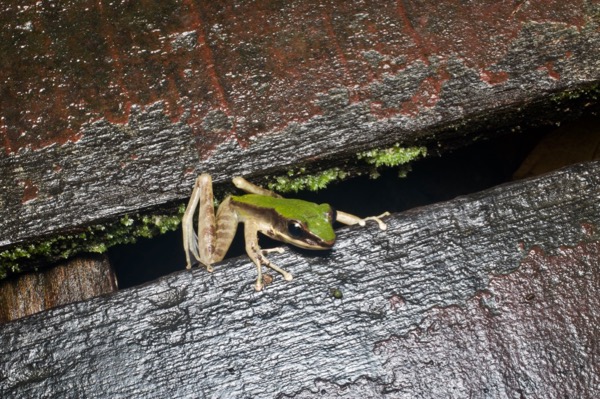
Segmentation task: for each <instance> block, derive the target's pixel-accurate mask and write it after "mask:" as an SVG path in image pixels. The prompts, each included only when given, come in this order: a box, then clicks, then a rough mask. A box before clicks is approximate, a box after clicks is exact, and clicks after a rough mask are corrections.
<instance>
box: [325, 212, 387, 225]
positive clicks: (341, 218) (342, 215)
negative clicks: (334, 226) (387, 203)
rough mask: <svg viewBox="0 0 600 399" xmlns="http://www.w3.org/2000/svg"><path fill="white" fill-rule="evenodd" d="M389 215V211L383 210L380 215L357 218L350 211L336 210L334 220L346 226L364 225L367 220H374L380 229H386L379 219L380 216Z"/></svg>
mask: <svg viewBox="0 0 600 399" xmlns="http://www.w3.org/2000/svg"><path fill="white" fill-rule="evenodd" d="M389 215H390V213H389V212H383V213H382V214H381V215H378V216H368V217H366V218H359V217H358V216H354V215H352V214H350V213H346V212H340V211H337V212H336V218H335V220H337V221H338V222H340V223H342V224H345V225H348V226H351V225H353V224H358V225H360V226H364V225H365V224H366V221H367V220H374V221H376V222H377V224H378V225H379V228H380V229H381V230H386V229H387V225H386V224H385V223H384V222H383V220H381V218H382V217H385V216H389Z"/></svg>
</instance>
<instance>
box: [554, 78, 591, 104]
mask: <svg viewBox="0 0 600 399" xmlns="http://www.w3.org/2000/svg"><path fill="white" fill-rule="evenodd" d="M599 96H600V84H598V83H595V84H593V85H591V86H588V87H584V88H578V89H575V90H569V91H563V92H560V93H557V94H554V95H553V96H552V97H550V100H551V101H552V102H554V103H557V104H562V103H565V102H568V101H572V100H578V99H579V98H586V99H589V100H597V99H598V97H599Z"/></svg>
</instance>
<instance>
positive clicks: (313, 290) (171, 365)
mask: <svg viewBox="0 0 600 399" xmlns="http://www.w3.org/2000/svg"><path fill="white" fill-rule="evenodd" d="M599 196H600V163H598V162H591V163H587V164H580V165H575V166H571V167H569V168H566V169H562V170H560V171H557V172H554V173H552V174H549V175H545V176H541V177H538V178H534V179H529V180H523V181H519V182H516V183H511V184H507V185H503V186H499V187H496V188H493V189H490V190H487V191H485V192H481V193H478V194H473V195H469V196H465V197H459V198H456V199H454V200H451V201H448V202H445V203H440V204H436V205H433V206H428V207H423V208H419V209H413V210H410V211H407V212H404V213H400V214H394V215H392V216H391V217H389V218H387V219H386V222H387V223H388V230H387V231H385V232H383V231H380V230H379V229H378V228H377V226H376V225H374V224H373V225H371V224H369V225H368V226H367V227H365V228H361V227H356V226H355V227H351V228H343V229H341V230H340V231H339V238H338V242H337V243H336V246H335V247H334V249H333V250H332V251H331V252H329V253H324V254H320V255H319V254H314V253H306V252H298V251H295V250H287V251H286V252H285V253H284V254H281V255H275V254H273V255H271V256H270V259H271V260H272V261H273V262H274V263H276V264H278V265H280V266H283V267H285V268H287V269H288V270H289V271H291V272H292V273H293V274H294V276H295V278H294V280H293V281H291V282H285V281H283V280H282V279H281V277H280V276H277V275H275V274H273V277H274V280H273V281H272V283H271V284H270V285H269V286H268V287H266V289H265V290H264V291H263V292H255V291H254V289H253V288H252V284H253V281H254V278H255V270H254V266H253V265H252V264H251V262H250V261H249V260H248V259H247V258H245V257H243V258H238V259H231V260H227V261H225V262H223V263H221V264H217V265H215V271H214V272H213V273H207V272H206V271H205V270H201V269H195V270H192V271H182V272H178V273H175V274H172V275H169V276H166V277H164V278H161V279H159V280H158V281H155V282H153V283H151V284H147V285H144V286H140V287H134V288H131V289H127V290H124V291H121V292H118V293H116V294H112V295H108V296H103V297H99V298H94V299H91V300H88V301H84V302H80V303H76V304H72V305H67V306H64V307H60V308H57V309H52V310H50V311H47V312H43V313H40V314H36V315H33V316H30V317H27V318H24V319H21V320H17V321H14V322H10V323H7V324H5V325H2V326H0V396H2V397H14V398H30V397H131V396H135V397H165V396H166V397H177V398H179V397H223V398H225V397H227V398H232V397H240V398H241V397H248V398H249V397H279V398H286V397H289V398H307V397H311V398H312V397H329V398H336V397H340V398H341V397H344V398H365V397H390V398H405V397H406V398H417V397H418V398H439V397H445V398H465V397H474V398H504V397H522V398H534V397H551V398H557V397H571V398H595V397H598V394H600V391H599V386H600V377H599V376H600V365H599V363H598V362H597V358H598V353H599V346H598V339H597V338H598V336H600V331H599V326H600V310H599V309H600V295H598V294H599V292H598V287H600V238H599V236H598V227H599V226H600V202H599V201H598V197H599Z"/></svg>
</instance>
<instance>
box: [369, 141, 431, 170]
mask: <svg viewBox="0 0 600 399" xmlns="http://www.w3.org/2000/svg"><path fill="white" fill-rule="evenodd" d="M426 155H427V148H426V147H400V145H399V144H395V145H394V146H393V147H390V148H384V149H374V150H369V151H364V152H361V153H358V154H357V156H358V159H361V160H364V161H365V162H366V163H368V164H370V165H374V166H375V167H376V168H380V167H382V166H388V167H394V166H398V165H404V164H407V163H409V162H411V161H413V160H415V159H417V158H420V157H424V156H426Z"/></svg>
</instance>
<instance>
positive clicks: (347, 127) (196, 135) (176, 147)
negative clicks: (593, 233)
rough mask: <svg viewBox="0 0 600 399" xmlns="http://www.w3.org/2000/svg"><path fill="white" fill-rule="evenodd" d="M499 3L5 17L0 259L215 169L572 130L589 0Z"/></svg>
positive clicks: (227, 4) (253, 6)
mask: <svg viewBox="0 0 600 399" xmlns="http://www.w3.org/2000/svg"><path fill="white" fill-rule="evenodd" d="M489 7H490V6H489V3H488V2H485V1H475V2H468V3H465V2H463V1H460V0H455V1H449V2H448V1H447V2H444V3H443V4H441V3H439V2H430V3H424V4H420V5H419V7H414V6H412V5H410V4H408V3H406V4H405V3H404V2H397V1H391V0H389V1H380V2H375V3H369V4H365V3H362V2H346V1H344V2H329V3H327V4H322V3H321V2H319V1H313V0H305V1H301V2H299V3H298V2H294V4H291V3H290V4H287V3H278V5H277V7H265V5H264V4H262V3H259V2H247V1H238V0H231V1H221V2H201V3H200V4H196V3H195V2H187V1H186V2H156V3H153V4H144V6H133V5H132V6H130V7H123V6H122V5H121V4H120V3H110V4H108V3H107V4H105V3H103V2H101V3H98V2H96V1H91V0H87V1H80V2H65V3H61V4H59V5H57V4H54V3H52V4H51V3H40V4H38V5H36V7H28V8H27V7H25V8H22V9H19V8H18V7H14V6H13V5H12V4H4V5H1V6H0V22H1V23H2V26H3V27H4V28H3V29H2V31H1V32H0V43H2V45H0V59H2V60H3V61H2V68H1V74H0V82H1V83H2V85H3V86H2V87H3V91H2V96H0V139H1V140H0V143H1V144H0V145H2V151H0V152H2V155H1V156H0V187H1V188H2V196H1V197H0V209H2V210H3V214H2V217H0V249H2V248H7V247H11V246H14V245H16V244H17V243H23V242H28V241H30V240H32V239H37V238H39V237H42V236H43V237H46V236H51V235H56V234H58V233H59V232H64V231H72V230H76V228H77V227H78V226H83V225H87V224H90V223H96V222H98V221H102V220H106V219H111V220H114V219H115V218H116V217H117V216H118V215H122V214H124V213H127V212H132V211H137V210H140V209H146V208H153V207H157V206H162V205H164V204H167V203H171V202H173V201H174V202H178V201H183V200H184V199H185V198H186V197H187V196H188V195H189V189H190V187H191V185H192V182H193V180H194V178H195V176H196V175H197V174H198V173H199V172H200V171H202V172H208V173H211V174H212V175H213V177H214V178H215V181H216V182H223V181H225V180H229V179H230V178H231V176H232V175H237V174H240V175H264V174H267V173H271V172H273V171H283V170H285V169H286V168H288V167H290V166H292V165H300V164H303V163H307V162H315V161H329V160H331V159H332V158H335V159H341V158H347V157H350V158H352V157H353V156H354V154H355V153H356V152H357V151H359V150H363V149H365V148H370V147H375V146H379V147H382V146H386V145H391V144H393V143H395V142H400V143H403V144H406V143H413V142H416V141H420V142H427V141H431V140H433V141H434V145H435V146H436V148H437V145H438V144H439V142H442V143H443V142H444V141H445V140H450V139H455V138H457V137H459V138H462V139H464V140H466V138H467V137H468V136H469V134H470V132H475V131H476V132H481V131H483V130H484V129H486V128H489V127H493V128H494V129H498V128H501V127H507V126H508V127H514V126H516V125H519V126H523V124H527V123H534V122H535V121H540V120H541V121H548V120H559V119H560V118H562V115H563V112H562V111H563V109H562V108H561V107H559V106H558V105H557V104H558V103H560V99H561V98H562V97H561V93H562V94H564V93H565V92H570V93H572V92H573V91H575V92H576V93H579V94H581V92H580V91H579V92H578V90H583V89H585V88H589V87H593V86H594V85H597V84H598V82H599V81H600V60H599V58H598V57H597V54H596V53H595V52H594V51H590V50H589V49H594V48H600V33H599V31H598V29H596V28H597V26H598V23H599V21H598V13H597V11H596V9H595V8H594V6H593V5H591V4H590V3H589V2H585V1H574V2H569V3H568V4H567V3H565V2H562V1H550V2H548V1H528V2H526V3H518V5H517V6H516V7H515V5H514V4H513V3H511V2H500V3H498V4H495V5H494V7H493V12H490V10H489ZM306 21H312V25H311V28H310V29H305V26H306ZM473 21H478V22H477V23H473ZM81 37H85V38H88V40H89V43H90V45H89V46H82V45H81V41H80V40H77V39H74V38H81ZM555 100H558V102H557V101H555ZM541 105H545V106H546V108H543V107H542V108H541V109H538V108H536V107H538V106H541ZM531 107H534V111H535V112H530V111H532V109H531ZM575 108H577V107H575ZM570 109H571V110H573V109H574V107H572V106H571V108H570ZM523 110H525V111H523ZM42 221H43V222H42Z"/></svg>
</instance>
